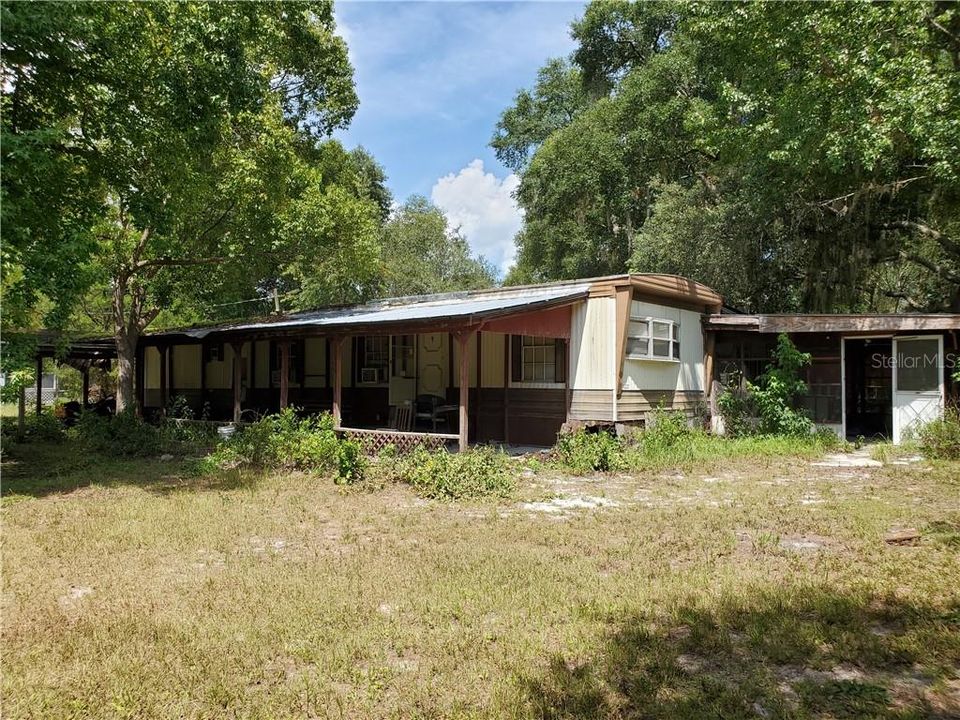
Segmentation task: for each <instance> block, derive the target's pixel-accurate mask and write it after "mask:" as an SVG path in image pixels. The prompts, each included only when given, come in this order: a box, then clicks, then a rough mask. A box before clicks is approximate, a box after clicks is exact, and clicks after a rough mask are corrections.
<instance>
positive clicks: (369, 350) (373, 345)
mask: <svg viewBox="0 0 960 720" xmlns="http://www.w3.org/2000/svg"><path fill="white" fill-rule="evenodd" d="M355 351H356V358H357V369H356V381H357V382H358V383H360V384H362V385H376V384H379V383H382V382H386V379H387V368H388V367H389V365H390V336H389V335H370V336H365V337H358V338H357V339H356V349H355Z"/></svg>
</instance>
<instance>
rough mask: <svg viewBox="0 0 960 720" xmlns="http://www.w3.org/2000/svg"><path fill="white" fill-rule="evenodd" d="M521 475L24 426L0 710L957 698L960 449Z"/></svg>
mask: <svg viewBox="0 0 960 720" xmlns="http://www.w3.org/2000/svg"><path fill="white" fill-rule="evenodd" d="M863 457H864V462H865V463H866V462H868V460H867V456H866V455H864V456H863ZM523 468H524V461H518V472H522V475H523V478H522V480H521V485H520V490H519V497H518V498H516V499H514V500H510V501H490V502H455V503H453V502H449V503H443V502H431V501H425V500H422V499H419V498H418V497H417V496H415V495H414V494H413V493H412V492H411V491H410V489H409V488H407V487H405V486H395V485H391V486H388V487H384V488H376V489H348V490H343V489H340V488H337V487H336V486H334V485H333V483H332V482H330V481H329V480H326V479H323V478H316V477H310V476H304V475H286V476H282V475H268V476H255V475H247V476H241V475H226V476H224V477H223V478H221V479H219V480H215V481H214V480H210V479H198V478H193V477H191V476H190V473H189V464H188V463H186V462H183V461H180V460H174V461H169V462H161V461H160V460H152V459H151V460H143V459H140V460H104V459H98V458H91V457H86V456H84V455H83V454H82V453H79V452H77V451H76V449H75V448H73V447H72V446H71V445H69V444H66V445H60V446H56V445H44V444H33V445H20V446H14V447H12V448H8V449H7V452H6V454H5V458H4V464H3V495H4V497H3V506H2V510H0V513H2V522H3V550H4V552H3V593H2V624H3V626H2V632H3V635H2V639H3V648H2V650H3V652H2V663H3V673H2V690H3V701H4V708H3V710H4V712H3V714H4V717H8V718H20V717H36V718H54V717H55V718H71V717H77V718H80V717H84V718H86V717H110V718H115V717H116V718H120V717H130V718H140V717H159V718H211V717H216V718H220V717H223V718H284V717H320V718H328V717H329V718H365V717H371V718H414V717H420V718H436V717H489V718H690V719H694V718H698V719H699V718H901V719H902V718H928V717H942V718H947V717H957V716H958V715H960V677H958V670H960V464H931V463H927V462H923V461H919V462H913V463H909V464H903V465H898V464H892V463H891V464H885V465H882V466H877V465H875V464H873V465H871V466H864V467H860V466H853V467H824V466H818V465H814V464H812V463H811V461H810V459H807V458H796V457H794V458H791V457H780V458H777V457H766V458H764V457H760V458H752V459H750V460H742V459H741V460H737V459H736V458H726V459H717V460H714V461H712V462H698V463H694V464H687V465H684V466H682V467H681V468H679V469H673V468H670V469H665V470H656V471H652V470H651V471H649V472H647V473H641V474H632V475H611V476H589V477H585V478H574V477H565V476H562V475H558V474H557V473H556V471H554V470H550V469H546V468H544V467H540V466H537V465H534V468H533V469H528V470H525V471H524V470H523ZM906 527H909V528H916V529H918V530H920V532H921V534H922V537H921V538H920V540H919V541H918V542H917V543H916V544H914V545H893V544H888V543H886V542H885V541H884V536H885V535H886V534H887V533H888V532H889V531H891V530H892V529H894V528H906Z"/></svg>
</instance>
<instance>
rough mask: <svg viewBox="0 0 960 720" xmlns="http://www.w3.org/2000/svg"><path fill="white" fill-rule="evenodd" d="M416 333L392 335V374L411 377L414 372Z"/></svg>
mask: <svg viewBox="0 0 960 720" xmlns="http://www.w3.org/2000/svg"><path fill="white" fill-rule="evenodd" d="M416 339H417V336H416V335H394V336H393V375H394V377H405V378H412V377H413V376H414V375H415V374H416V369H415V365H416V363H415V362H414V361H415V360H416V349H415V348H416V346H415V344H414V343H415V342H416Z"/></svg>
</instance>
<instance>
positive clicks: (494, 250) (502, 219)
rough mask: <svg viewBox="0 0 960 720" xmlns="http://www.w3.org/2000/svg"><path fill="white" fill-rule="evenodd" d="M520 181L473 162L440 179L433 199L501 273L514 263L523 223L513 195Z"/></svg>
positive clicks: (477, 250)
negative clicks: (517, 241)
mask: <svg viewBox="0 0 960 720" xmlns="http://www.w3.org/2000/svg"><path fill="white" fill-rule="evenodd" d="M519 182H520V180H519V178H517V176H516V175H514V174H512V173H511V174H510V175H507V176H506V177H505V178H503V179H500V178H498V177H497V176H496V175H494V174H493V173H491V172H485V171H484V168H483V161H482V160H479V159H478V160H473V161H471V162H470V163H468V164H467V166H466V167H464V168H461V170H460V171H459V172H458V173H456V174H454V173H450V174H449V175H444V176H443V177H442V178H440V179H439V180H437V182H436V183H435V184H434V186H433V189H432V190H431V192H430V199H431V200H433V203H434V204H435V205H436V206H437V207H439V208H440V209H441V210H443V212H444V213H445V214H446V216H447V219H448V220H449V222H450V225H451V226H453V227H457V226H459V227H460V229H461V231H462V232H463V234H464V235H465V236H466V238H467V242H469V243H470V247H471V248H472V249H473V251H474V253H476V254H479V255H483V256H484V257H485V258H487V259H488V260H490V261H491V262H492V263H493V264H494V265H496V266H497V267H498V268H499V269H500V271H501V272H506V270H507V269H508V268H509V267H510V266H511V265H512V264H513V261H514V257H515V255H516V247H515V246H514V244H513V237H514V235H516V234H517V232H518V231H519V230H520V226H521V225H522V223H523V213H522V211H521V210H520V208H519V207H518V206H517V202H516V200H515V199H514V198H513V193H514V191H515V190H516V189H517V185H518V184H519Z"/></svg>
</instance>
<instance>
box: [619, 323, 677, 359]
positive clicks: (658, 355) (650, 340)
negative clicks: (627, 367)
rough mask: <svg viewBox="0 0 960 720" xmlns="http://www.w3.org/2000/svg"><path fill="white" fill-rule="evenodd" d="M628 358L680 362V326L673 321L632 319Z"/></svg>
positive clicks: (628, 337)
mask: <svg viewBox="0 0 960 720" xmlns="http://www.w3.org/2000/svg"><path fill="white" fill-rule="evenodd" d="M627 357H629V358H639V359H645V360H679V359H680V326H679V325H678V324H677V323H675V322H673V321H672V320H658V319H657V318H637V317H631V318H630V332H629V334H628V335H627Z"/></svg>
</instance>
